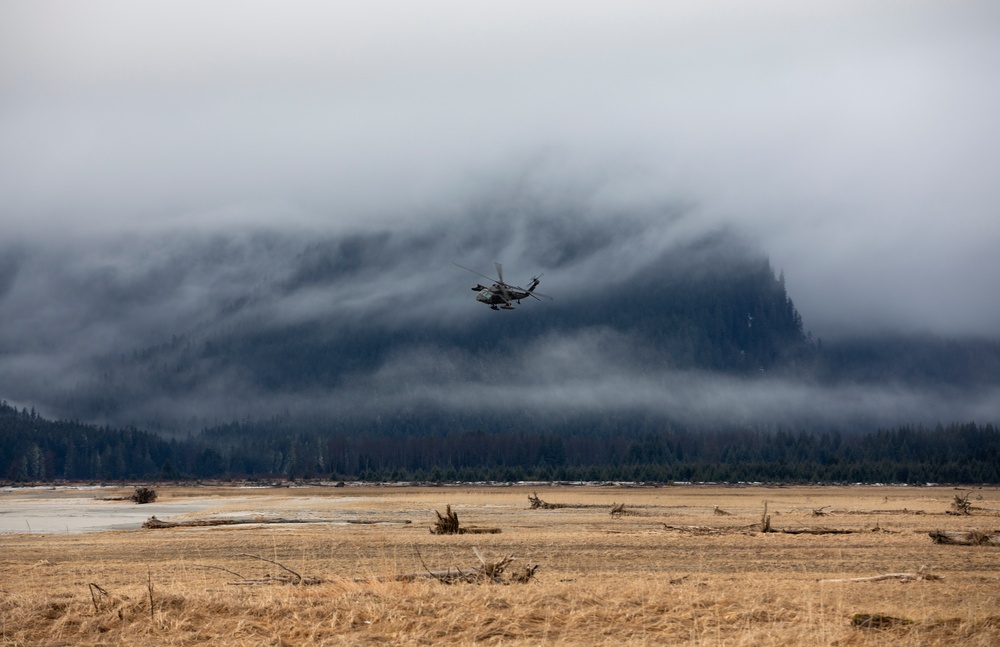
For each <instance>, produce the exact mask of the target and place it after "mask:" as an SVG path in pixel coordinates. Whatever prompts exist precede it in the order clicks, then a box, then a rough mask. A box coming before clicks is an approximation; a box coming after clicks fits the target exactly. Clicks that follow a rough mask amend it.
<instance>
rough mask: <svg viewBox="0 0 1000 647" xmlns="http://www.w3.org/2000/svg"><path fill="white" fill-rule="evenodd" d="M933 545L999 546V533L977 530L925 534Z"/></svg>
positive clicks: (941, 531) (937, 531) (939, 531)
mask: <svg viewBox="0 0 1000 647" xmlns="http://www.w3.org/2000/svg"><path fill="white" fill-rule="evenodd" d="M927 534H928V535H930V538H931V539H933V540H934V543H935V544H956V545H959V546H1000V532H996V531H994V532H980V531H979V530H935V531H933V532H929V533H927Z"/></svg>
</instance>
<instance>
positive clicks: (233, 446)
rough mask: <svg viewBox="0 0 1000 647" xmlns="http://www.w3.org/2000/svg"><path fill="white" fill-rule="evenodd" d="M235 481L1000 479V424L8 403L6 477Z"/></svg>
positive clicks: (1, 469) (0, 416)
mask: <svg viewBox="0 0 1000 647" xmlns="http://www.w3.org/2000/svg"><path fill="white" fill-rule="evenodd" d="M621 429H629V431H621ZM227 478H228V479H248V478H249V479H253V478H269V479H270V478H284V479H334V480H364V481H419V482H451V481H521V480H559V481H575V480H585V481H643V482H661V483H666V482H671V481H674V482H677V481H695V482H706V481H712V482H730V483H736V482H771V483H875V482H881V483H911V484H923V483H928V482H936V483H1000V429H998V428H997V427H995V426H993V425H992V424H986V425H980V424H976V423H972V422H969V423H962V424H957V423H956V424H949V425H937V426H935V427H925V426H898V427H895V428H891V429H878V430H873V431H871V432H869V433H859V434H843V433H840V432H837V431H823V432H809V431H805V430H800V431H790V430H784V429H774V430H770V429H748V428H732V429H720V430H714V431H705V430H693V429H684V428H677V427H671V426H666V427H664V428H656V427H655V425H646V426H645V427H634V428H632V427H628V426H623V427H621V428H620V429H619V430H618V431H616V432H612V431H610V430H607V429H604V430H602V429H590V430H586V429H585V430H582V431H581V430H580V429H576V430H573V429H561V428H555V429H545V428H542V427H538V428H532V429H530V430H525V431H512V430H500V431H495V432H486V431H482V430H474V429H473V430H462V431H454V430H452V431H441V432H427V433H422V434H407V435H398V434H394V433H384V432H381V433H380V432H378V431H372V430H370V429H368V430H364V429H361V430H359V429H346V428H345V429H325V430H324V429H315V428H312V429H310V428H307V427H305V428H304V427H301V426H300V425H298V424H297V423H295V422H293V421H292V420H290V419H273V420H269V421H258V422H250V421H243V422H234V423H231V424H228V425H221V426H217V427H214V428H211V429H205V430H204V431H202V432H201V433H199V434H192V435H191V436H189V437H187V438H184V439H173V440H168V439H164V438H162V437H160V436H158V435H156V434H153V433H150V432H147V431H143V430H139V429H136V428H134V427H124V428H111V427H108V426H96V425H88V424H83V423H80V422H76V421H53V420H47V419H45V418H43V417H41V416H39V415H38V414H37V413H36V412H35V411H33V410H32V411H29V410H27V409H21V410H18V409H17V408H15V407H13V406H10V405H9V404H8V403H7V402H6V401H3V402H0V479H3V480H5V481H8V482H53V481H62V480H66V481H117V480H182V479H227Z"/></svg>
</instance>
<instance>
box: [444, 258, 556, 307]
mask: <svg viewBox="0 0 1000 647" xmlns="http://www.w3.org/2000/svg"><path fill="white" fill-rule="evenodd" d="M454 264H455V266H456V267H460V268H462V269H463V270H465V271H467V272H472V273H473V274H475V275H476V276H481V277H483V278H484V279H486V280H488V281H492V282H493V285H491V286H489V287H487V286H485V285H481V284H479V283H477V284H476V285H475V287H473V288H472V290H473V291H474V292H478V293H479V294H477V295H476V301H482V302H483V303H485V304H486V305H488V306H489V307H490V308H492V309H493V310H499V309H501V308H503V309H504V310H513V309H514V305H513V303H512V302H516V303H518V304H520V303H521V299H526V298H528V297H534V298H535V299H538V300H539V301H541V299H539V297H545V298H546V299H551V298H552V297H550V296H547V295H544V294H542V293H541V292H535V288H536V287H538V283H539V280H540V279H541V278H542V275H541V274H539V275H538V276H536V277H533V278H532V279H531V281H530V282H529V283H528V287H527V288H522V287H518V286H516V285H510V284H509V283H504V280H503V266H502V265H500V263H493V265H494V266H496V268H497V276H498V277H499V280H494V279H492V278H490V277H488V276H486V275H485V274H480V273H479V272H477V271H476V270H470V269H469V268H467V267H465V266H464V265H459V264H458V263H454Z"/></svg>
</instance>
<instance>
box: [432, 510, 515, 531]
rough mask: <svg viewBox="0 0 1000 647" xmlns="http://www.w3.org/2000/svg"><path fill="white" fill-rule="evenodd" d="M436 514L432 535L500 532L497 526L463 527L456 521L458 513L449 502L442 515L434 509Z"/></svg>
mask: <svg viewBox="0 0 1000 647" xmlns="http://www.w3.org/2000/svg"><path fill="white" fill-rule="evenodd" d="M434 514H436V515H437V521H435V522H434V525H433V526H431V534H432V535H497V534H500V529H499V528H477V527H475V526H469V527H467V528H463V527H462V526H461V524H459V522H458V513H457V512H455V511H454V510H452V509H451V504H450V503H449V504H448V505H447V506H446V507H445V513H444V514H443V515H442V514H441V513H440V512H438V511H437V510H435V511H434Z"/></svg>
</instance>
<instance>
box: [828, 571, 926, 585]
mask: <svg viewBox="0 0 1000 647" xmlns="http://www.w3.org/2000/svg"><path fill="white" fill-rule="evenodd" d="M943 579H944V578H943V577H942V576H940V575H934V574H933V573H924V572H923V571H917V572H916V573H885V574H883V575H872V576H871V577H838V578H833V579H829V580H819V581H820V582H883V581H885V580H899V581H900V582H903V583H907V582H919V581H921V580H927V581H937V580H943Z"/></svg>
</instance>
